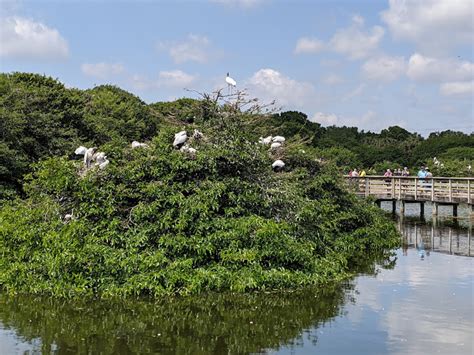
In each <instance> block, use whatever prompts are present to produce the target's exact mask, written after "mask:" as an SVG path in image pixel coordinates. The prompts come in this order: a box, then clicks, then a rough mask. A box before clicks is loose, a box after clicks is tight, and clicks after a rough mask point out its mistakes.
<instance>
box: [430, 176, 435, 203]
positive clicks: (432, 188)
mask: <svg viewBox="0 0 474 355" xmlns="http://www.w3.org/2000/svg"><path fill="white" fill-rule="evenodd" d="M434 184H435V180H434V179H431V202H433V201H434V191H435V190H434Z"/></svg>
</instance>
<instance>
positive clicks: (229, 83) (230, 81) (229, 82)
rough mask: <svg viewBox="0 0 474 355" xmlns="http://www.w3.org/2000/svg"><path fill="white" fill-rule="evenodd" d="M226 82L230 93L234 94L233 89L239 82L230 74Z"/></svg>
mask: <svg viewBox="0 0 474 355" xmlns="http://www.w3.org/2000/svg"><path fill="white" fill-rule="evenodd" d="M225 82H226V83H227V89H228V91H229V93H230V92H232V88H233V87H236V86H237V82H236V81H235V80H234V79H232V78H231V77H230V76H229V73H227V76H226V78H225Z"/></svg>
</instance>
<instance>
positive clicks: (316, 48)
mask: <svg viewBox="0 0 474 355" xmlns="http://www.w3.org/2000/svg"><path fill="white" fill-rule="evenodd" d="M323 49H324V43H323V42H322V41H320V40H319V39H317V38H308V37H301V38H300V39H298V41H297V42H296V47H295V53H296V54H302V53H318V52H321V51H322V50H323Z"/></svg>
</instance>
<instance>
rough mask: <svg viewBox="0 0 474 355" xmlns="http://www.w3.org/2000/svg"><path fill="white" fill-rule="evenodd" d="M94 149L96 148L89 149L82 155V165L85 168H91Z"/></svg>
mask: <svg viewBox="0 0 474 355" xmlns="http://www.w3.org/2000/svg"><path fill="white" fill-rule="evenodd" d="M96 149H97V148H96V147H94V148H89V149H87V150H86V152H85V153H84V165H85V166H86V168H89V167H90V166H91V161H92V157H93V156H94V152H95V150H96Z"/></svg>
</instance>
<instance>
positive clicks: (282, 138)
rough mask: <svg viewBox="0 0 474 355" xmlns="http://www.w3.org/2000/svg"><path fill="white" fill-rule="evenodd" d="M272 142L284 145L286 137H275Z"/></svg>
mask: <svg viewBox="0 0 474 355" xmlns="http://www.w3.org/2000/svg"><path fill="white" fill-rule="evenodd" d="M272 141H273V142H277V143H283V142H284V141H285V137H282V136H275V137H273V139H272Z"/></svg>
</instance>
